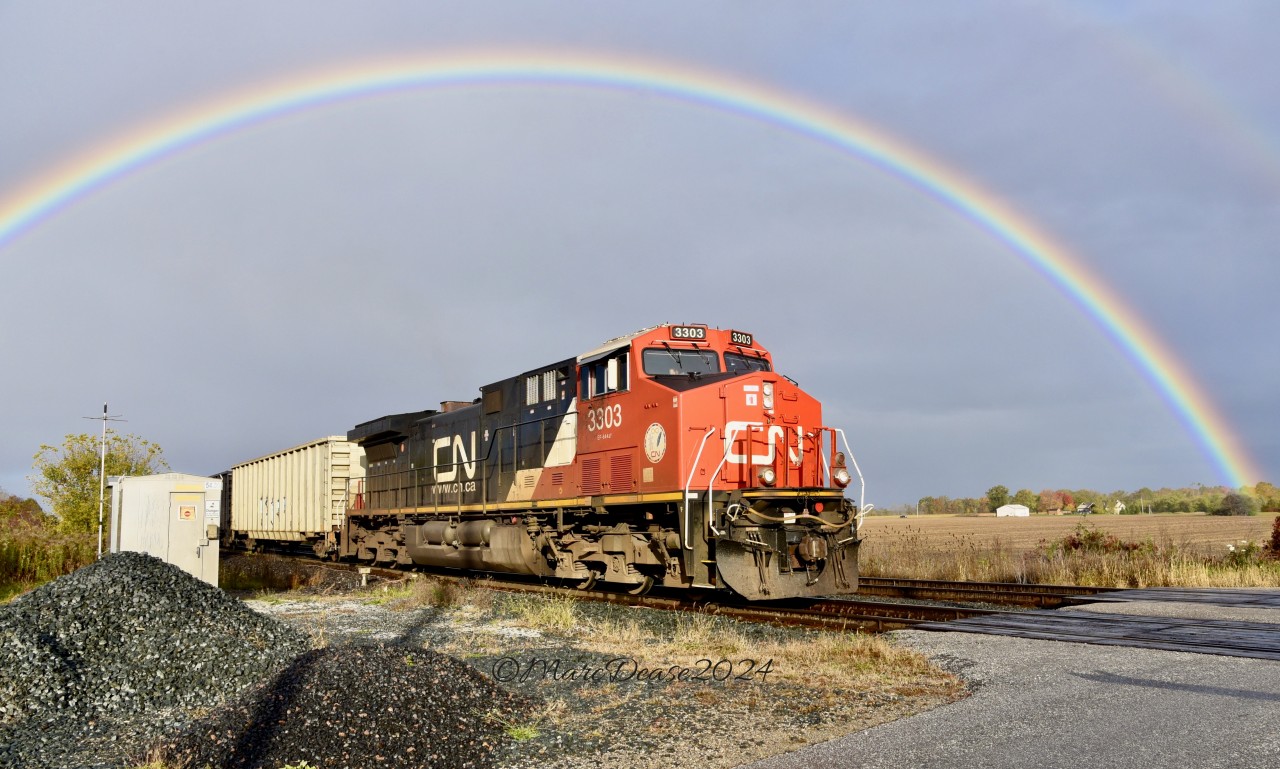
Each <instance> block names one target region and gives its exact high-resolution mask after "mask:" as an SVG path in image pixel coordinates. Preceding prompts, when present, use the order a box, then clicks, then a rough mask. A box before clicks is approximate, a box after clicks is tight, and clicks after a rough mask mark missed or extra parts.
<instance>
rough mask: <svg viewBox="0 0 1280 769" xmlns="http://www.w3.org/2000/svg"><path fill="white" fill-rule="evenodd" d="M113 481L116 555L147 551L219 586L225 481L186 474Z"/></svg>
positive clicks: (112, 510) (128, 477)
mask: <svg viewBox="0 0 1280 769" xmlns="http://www.w3.org/2000/svg"><path fill="white" fill-rule="evenodd" d="M109 480H110V486H111V552H113V553H119V552H121V551H124V550H127V551H132V552H138V553H148V554H150V555H154V556H155V557H156V558H159V559H161V560H162V561H165V562H167V563H171V564H173V565H174V566H177V567H178V568H180V569H182V570H183V571H185V572H187V573H188V574H190V575H191V576H193V577H196V578H197V579H201V580H204V581H205V582H208V583H209V584H210V585H214V586H216V585H217V584H218V523H219V520H220V518H221V514H222V513H221V509H222V481H221V480H219V479H217V478H209V477H207V476H203V475H185V474H183V473H163V474H160V475H142V476H123V477H120V476H117V477H112V478H111V479H109Z"/></svg>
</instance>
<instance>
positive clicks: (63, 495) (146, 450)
mask: <svg viewBox="0 0 1280 769" xmlns="http://www.w3.org/2000/svg"><path fill="white" fill-rule="evenodd" d="M100 451H101V443H100V438H99V437H98V436H96V435H87V434H84V433H81V434H79V435H68V436H67V437H66V439H65V440H64V441H63V444H62V446H61V447H60V448H59V447H55V446H41V447H40V451H39V453H37V454H36V455H35V463H34V464H33V465H32V469H33V470H35V475H32V476H29V478H28V479H29V480H30V481H31V489H32V490H33V491H35V493H36V494H37V495H39V496H41V497H44V498H45V499H47V500H49V504H50V506H51V508H52V510H53V514H54V515H56V516H58V528H60V529H62V530H63V531H66V532H91V531H94V530H95V529H96V528H97V522H98V471H99V466H100V462H101V458H100V454H99V452H100ZM106 467H107V476H108V477H110V476H112V475H150V474H152V473H155V472H159V471H161V470H168V469H169V463H168V462H165V461H164V450H163V449H161V448H160V447H159V446H157V445H156V444H154V443H152V442H151V441H148V440H146V439H144V438H140V437H138V436H136V435H119V434H117V433H115V432H114V431H112V430H107V462H106Z"/></svg>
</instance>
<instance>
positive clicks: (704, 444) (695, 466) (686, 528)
mask: <svg viewBox="0 0 1280 769" xmlns="http://www.w3.org/2000/svg"><path fill="white" fill-rule="evenodd" d="M715 431H716V428H715V427H709V428H707V432H706V433H704V434H703V436H702V443H699V444H698V453H697V454H695V455H694V457H693V464H692V465H690V466H689V479H688V480H686V481H685V482H684V539H683V540H682V541H681V543H680V544H682V545H684V549H685V550H692V549H693V545H691V544H689V489H690V488H692V486H693V474H694V473H696V472H698V460H700V459H702V450H703V449H704V448H706V447H707V439H708V438H710V437H711V434H712V433H714V432H715Z"/></svg>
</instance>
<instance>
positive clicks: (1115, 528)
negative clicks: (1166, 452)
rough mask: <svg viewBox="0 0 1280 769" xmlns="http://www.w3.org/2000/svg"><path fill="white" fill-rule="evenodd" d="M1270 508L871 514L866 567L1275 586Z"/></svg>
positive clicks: (937, 573)
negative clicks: (1250, 511) (1250, 512)
mask: <svg viewBox="0 0 1280 769" xmlns="http://www.w3.org/2000/svg"><path fill="white" fill-rule="evenodd" d="M1274 520H1275V516H1274V515H1260V516H1209V515H1203V514H1191V513H1181V514H1165V515H1091V516H1088V517H1087V518H1082V517H1080V516H1074V515H1067V516H1031V517H1029V518H996V517H995V516H979V517H944V516H921V517H912V518H889V517H872V518H868V519H866V520H865V521H864V522H863V529H862V536H863V537H864V542H863V545H862V550H861V552H860V554H859V555H860V560H861V564H860V570H861V573H862V574H864V575H866V576H891V577H919V578H923V579H958V580H978V581H992V582H1035V583H1056V584H1079V585H1097V586H1107V587H1160V586H1170V587H1276V586H1280V560H1277V559H1275V558H1274V557H1272V556H1273V555H1274V554H1272V553H1269V552H1268V551H1267V549H1266V547H1265V545H1266V543H1267V542H1268V541H1269V540H1270V538H1271V530H1272V525H1273V522H1274Z"/></svg>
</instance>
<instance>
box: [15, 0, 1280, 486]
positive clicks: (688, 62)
mask: <svg viewBox="0 0 1280 769" xmlns="http://www.w3.org/2000/svg"><path fill="white" fill-rule="evenodd" d="M1278 35H1280V5H1277V4H1275V3H1274V2H1270V1H1269V0H1259V1H1258V2H1246V1H1244V0H1241V1H1239V2H1224V3H1201V2H1169V0H1158V1H1155V0H1153V1H1152V2H1078V3H1071V4H1064V3H1056V2H1055V3H1049V2H998V3H988V2H966V3H953V2H941V1H939V2H922V3H912V4H904V3H883V2H849V1H848V0H838V1H833V2H805V3H764V2H752V1H748V0H736V1H734V2H700V3H696V4H695V3H688V2H683V1H677V2H645V3H634V2H594V1H593V2H522V3H511V2H502V3H486V2H477V1H476V0H466V1H465V2H463V1H459V2H409V1H408V0H406V1H404V2H392V1H385V2H368V3H349V2H316V1H315V0H306V2H301V1H299V2H276V3H270V4H264V3H258V2H224V3H206V4H200V5H199V6H198V7H196V6H195V4H189V3H183V4H174V3H168V2H160V1H159V0H156V1H155V2H127V1H124V0H115V1H114V2H111V3H81V2H72V1H70V0H67V1H65V2H58V1H52V0H42V1H41V2H15V1H13V0H0V116H3V119H2V120H0V215H3V213H4V212H5V211H8V212H12V211H13V210H15V209H14V208H13V206H15V205H17V203H18V202H21V201H19V200H18V196H20V195H21V194H24V193H23V191H24V190H30V189H32V188H33V187H32V185H33V184H36V183H38V182H40V181H41V180H42V179H47V178H50V175H51V174H52V173H53V172H54V170H55V169H57V168H59V167H62V166H63V165H64V164H66V163H67V162H69V161H70V160H71V159H72V158H76V157H81V156H86V153H88V155H87V156H89V157H92V156H93V153H94V152H95V148H101V147H104V146H107V143H109V142H112V141H114V140H117V139H120V138H122V137H123V138H129V137H136V136H141V135H145V134H147V132H148V131H153V130H154V129H155V128H156V127H157V126H161V125H164V124H166V121H168V122H172V119H173V116H174V115H178V114H183V113H187V112H189V111H190V110H193V109H199V108H201V107H202V105H208V104H213V103H216V102H218V101H219V100H222V99H226V98H229V97H230V95H232V94H236V93H253V92H255V89H257V90H259V91H261V90H262V89H264V88H267V87H269V86H270V85H271V84H273V83H284V82H290V81H302V80H305V79H307V78H308V77H313V76H315V75H316V73H320V72H344V71H358V70H360V69H361V68H362V67H367V66H369V64H370V62H375V61H379V62H396V61H412V60H420V59H424V58H426V57H442V58H445V59H447V58H449V57H459V58H460V57H463V56H472V57H475V56H477V55H479V56H481V58H483V56H490V57H493V56H498V55H504V56H518V55H521V52H525V51H537V52H541V54H542V55H550V54H554V55H562V56H572V57H576V58H578V59H581V60H588V61H597V62H601V63H602V64H601V66H603V63H605V62H614V63H616V62H621V61H627V62H637V61H644V62H648V64H646V65H645V66H646V67H648V70H647V71H649V72H657V71H662V72H666V73H668V80H669V81H671V80H674V81H678V80H679V76H678V75H672V74H670V73H681V72H684V73H693V72H697V73H700V75H699V77H703V78H717V77H719V78H730V79H732V80H734V81H736V82H740V83H746V84H750V85H752V86H753V87H758V88H763V89H770V90H771V91H773V92H777V93H780V94H784V95H785V96H786V97H787V98H788V99H792V100H795V101H794V103H806V104H811V105H815V106H816V107H818V108H821V109H825V110H828V111H830V112H832V113H835V114H837V115H840V116H844V117H846V118H848V119H849V120H855V121H858V122H859V123H860V124H862V125H865V126H869V127H870V128H871V129H872V130H874V131H876V132H878V133H879V134H881V135H883V136H886V137H891V138H892V139H893V140H895V141H897V142H900V143H902V145H903V146H905V147H910V148H913V150H914V151H917V152H919V153H922V155H923V156H927V157H929V158H932V160H933V161H934V162H936V163H938V164H939V167H945V168H947V169H950V171H951V172H953V173H954V174H956V178H960V179H964V180H966V182H967V183H968V184H971V185H974V186H975V187H977V188H981V189H983V190H985V191H986V192H987V193H989V194H990V195H991V196H992V199H996V200H999V201H1001V202H1002V204H1003V205H1004V206H1007V207H1009V208H1010V209H1012V210H1014V211H1016V212H1017V213H1018V214H1020V215H1021V216H1022V217H1024V218H1025V219H1026V220H1027V221H1028V222H1030V223H1032V224H1033V225H1034V226H1035V227H1036V228H1038V230H1039V231H1040V232H1041V233H1043V234H1044V235H1045V236H1046V237H1047V238H1048V239H1049V241H1050V242H1052V243H1055V244H1057V245H1058V246H1060V247H1061V249H1062V253H1063V254H1067V255H1069V258H1070V260H1071V261H1072V262H1073V263H1075V264H1078V265H1079V266H1080V267H1082V268H1083V269H1086V270H1088V271H1089V272H1091V273H1092V274H1093V275H1095V276H1096V277H1097V278H1098V279H1099V280H1101V281H1102V282H1104V283H1105V284H1106V285H1107V286H1109V287H1110V289H1111V290H1112V291H1114V292H1115V293H1116V294H1117V295H1118V296H1120V297H1122V298H1123V299H1122V301H1123V303H1124V306H1125V308H1127V310H1129V311H1131V312H1133V313H1135V314H1136V315H1137V316H1138V317H1140V318H1141V319H1142V320H1143V321H1144V322H1145V323H1146V324H1148V325H1149V326H1150V328H1151V329H1153V330H1154V331H1155V332H1156V333H1157V334H1158V335H1159V337H1160V339H1162V340H1163V342H1164V344H1166V345H1167V347H1168V349H1169V350H1170V351H1172V353H1173V355H1174V356H1176V358H1177V360H1178V361H1179V363H1180V365H1181V366H1184V367H1185V369H1186V370H1187V371H1188V372H1190V374H1191V375H1192V377H1194V379H1195V380H1196V381H1197V382H1198V383H1199V385H1200V386H1201V387H1202V388H1203V390H1204V391H1205V392H1206V393H1207V394H1208V396H1209V397H1210V398H1211V400H1212V402H1213V404H1214V405H1215V406H1216V408H1217V409H1219V410H1220V412H1221V414H1222V415H1223V417H1224V418H1225V421H1226V430H1227V431H1228V432H1229V433H1230V434H1231V435H1233V436H1234V437H1235V438H1236V439H1238V441H1239V443H1240V445H1241V446H1242V447H1243V451H1244V454H1245V455H1247V457H1248V459H1249V462H1250V463H1251V464H1252V465H1253V466H1255V467H1256V468H1258V469H1259V471H1260V473H1261V475H1262V476H1264V478H1265V479H1268V480H1271V481H1273V482H1277V481H1280V438H1277V434H1278V433H1280V430H1277V427H1280V417H1277V412H1276V401H1277V399H1276V395H1275V394H1276V393H1277V392H1280V343H1278V342H1277V331H1278V330H1280V301H1277V288H1280V259H1278V258H1277V246H1278V244H1280V82H1278V81H1280V74H1277V73H1280V54H1277V53H1276V49H1275V40H1276V39H1277V36H1278ZM5 206H8V208H7V209H6V208H5ZM0 226H2V225H0ZM660 322H704V323H709V324H712V325H716V326H721V327H732V328H740V329H743V330H747V331H750V332H753V333H754V334H755V335H756V337H757V339H758V340H760V342H762V343H763V344H764V345H766V346H767V347H769V348H770V349H771V350H772V352H773V353H774V356H775V360H776V361H777V363H778V367H779V369H780V370H782V371H784V372H786V373H788V374H790V375H791V376H792V377H793V378H795V379H796V380H798V381H799V382H800V383H801V384H802V385H803V386H804V387H805V388H806V389H807V390H809V391H810V392H812V393H813V394H814V395H816V396H817V397H818V398H819V399H821V400H822V401H823V403H824V404H825V409H826V412H825V413H826V417H827V421H828V423H830V424H832V425H835V426H841V427H843V428H844V429H845V430H846V432H847V433H848V434H849V437H850V439H851V441H852V442H853V447H854V450H855V452H856V454H857V458H858V461H859V462H860V464H861V466H862V469H863V471H864V473H865V475H866V477H867V484H868V485H867V489H868V501H871V502H875V503H877V504H879V505H882V506H886V505H895V504H903V503H910V502H913V501H914V500H915V499H916V498H918V497H920V496H924V495H938V494H946V495H949V496H978V495H981V494H982V493H984V492H985V490H986V489H987V488H988V487H989V486H992V485H994V484H997V483H1000V484H1004V485H1006V486H1009V487H1010V488H1020V487H1028V488H1032V489H1035V490H1039V489H1042V488H1048V487H1054V488H1058V487H1067V488H1096V489H1100V490H1113V489H1121V488H1123V489H1137V488H1139V487H1142V486H1149V487H1153V488H1154V487H1160V486H1186V485H1192V484H1195V483H1204V484H1206V485H1208V484H1216V483H1220V482H1223V481H1225V480H1227V478H1226V477H1224V474H1223V472H1222V471H1221V469H1220V466H1219V463H1217V462H1216V461H1215V460H1214V458H1213V457H1212V456H1211V455H1210V452H1209V451H1207V450H1206V449H1205V447H1204V446H1203V445H1202V444H1201V442H1199V441H1198V440H1197V438H1196V436H1195V435H1194V434H1193V431H1192V430H1190V429H1188V427H1187V425H1185V424H1184V423H1183V422H1182V421H1181V420H1179V418H1178V417H1177V415H1176V414H1175V413H1174V412H1173V411H1172V410H1171V408H1170V405H1169V404H1168V403H1167V402H1166V401H1165V400H1164V399H1163V398H1162V397H1161V395H1160V393H1159V392H1158V390H1157V388H1155V387H1154V386H1153V384H1152V382H1151V381H1150V379H1149V377H1148V376H1146V375H1144V373H1143V371H1142V369H1141V368H1140V366H1138V365H1136V364H1135V363H1134V362H1133V360H1132V359H1131V357H1130V356H1129V355H1127V354H1126V353H1125V352H1124V351H1122V349H1121V348H1120V347H1119V346H1118V345H1117V343H1116V342H1115V341H1114V340H1113V339H1112V338H1111V337H1109V336H1108V335H1107V334H1106V333H1105V331H1104V329H1103V327H1102V326H1101V325H1100V323H1099V322H1098V320H1097V319H1095V318H1093V317H1091V316H1090V315H1089V314H1088V313H1087V312H1085V311H1084V310H1083V309H1082V308H1081V306H1080V305H1079V304H1078V303H1077V302H1076V301H1074V300H1073V299H1072V298H1071V297H1070V296H1068V294H1067V292H1065V291H1064V290H1063V289H1062V288H1061V287H1060V286H1057V285H1055V284H1054V283H1052V282H1051V281H1050V280H1048V279H1046V277H1045V276H1044V275H1043V274H1042V273H1041V272H1039V271H1037V270H1036V269H1034V267H1033V266H1032V265H1031V264H1030V263H1029V261H1028V259H1027V258H1026V257H1025V255H1020V254H1019V253H1017V252H1016V251H1015V250H1013V249H1012V248H1011V247H1010V246H1009V245H1008V244H1006V243H1004V242H1002V241H1001V240H999V239H998V238H996V237H995V236H993V234H992V232H991V231H990V230H989V229H987V228H984V227H982V226H979V225H978V224H977V223H976V222H975V221H974V219H973V218H972V217H971V216H968V215H966V214H965V213H964V212H963V211H960V210H957V208H956V207H955V206H952V205H948V204H947V203H946V202H945V201H943V200H940V199H939V198H938V197H937V196H935V195H930V194H928V193H927V192H926V191H924V190H922V189H921V188H919V187H917V186H913V185H911V184H909V183H907V182H904V180H903V179H902V178H901V176H900V175H896V174H894V173H891V172H887V171H886V170H885V168H884V167H877V166H876V165H873V164H870V163H868V162H866V161H865V160H864V159H860V158H859V157H857V156H856V155H855V154H854V153H851V152H849V151H847V150H843V149H841V148H839V147H836V146H833V145H832V144H830V143H827V142H823V141H819V140H817V139H815V138H813V137H812V136H806V135H804V134H803V133H801V132H798V131H795V130H792V129H788V128H786V127H785V126H783V125H781V124H780V123H779V122H777V121H770V120H762V119H758V118H751V117H748V116H745V115H744V114H742V113H741V112H735V111H733V110H729V109H725V108H723V107H719V106H716V105H715V104H712V103H710V102H709V101H708V102H698V101H696V100H695V101H689V100H679V99H674V98H671V97H670V96H667V95H663V94H662V93H660V92H658V91H654V90H652V89H646V88H642V87H638V86H637V87H631V88H619V87H612V88H601V87H596V86H589V85H587V84H585V83H584V82H551V81H549V80H547V81H543V82H538V81H536V80H535V81H529V80H523V81H516V80H510V81H508V82H490V83H486V84H472V85H457V84H454V85H452V86H441V87H429V88H425V87H424V88H411V89H398V90H391V91H387V92H382V93H379V94H377V95H367V96H366V97H364V98H348V99H342V100H338V101H335V102H333V103H329V104H327V105H325V106H323V107H317V108H313V109H303V110H296V111H293V112H291V113H289V114H287V115H283V116H280V117H277V118H275V119H272V120H265V121H258V122H255V123H252V124H250V125H247V126H245V127H244V128H242V129H240V130H234V131H223V132H221V133H218V134H216V135H215V136H213V137H211V138H209V139H208V140H207V141H203V142H200V143H197V144H195V145H193V146H190V147H188V148H187V149H184V150H182V151H179V152H175V153H172V154H169V155H167V156H165V157H163V158H161V159H159V160H157V161H156V162H153V163H150V164H148V165H146V166H144V167H142V168H139V169H137V170H136V171H134V172H133V173H131V174H128V175H127V176H124V177H123V178H120V179H117V180H115V181H113V182H112V183H110V184H107V185H103V186H101V187H99V188H97V189H96V190H94V191H93V192H91V193H90V194H87V195H83V196H81V197H79V198H76V199H75V200H72V201H70V202H69V203H68V204H67V205H65V206H62V207H61V208H60V209H58V210H57V211H56V212H53V213H52V214H50V215H48V216H45V217H43V218H41V219H39V220H38V221H36V222H34V223H33V224H32V225H31V226H29V227H26V228H25V229H23V230H22V232H20V233H18V234H17V235H16V237H12V238H9V239H7V240H0V370H3V372H4V373H3V376H0V388H2V389H3V393H2V394H3V398H0V436H2V440H0V487H2V488H4V489H5V490H7V491H10V492H12V493H19V494H25V493H27V492H28V488H27V481H26V476H27V475H28V474H29V473H30V466H31V457H32V455H33V454H34V453H35V452H36V450H37V449H38V447H39V446H40V444H42V443H59V442H60V441H61V439H62V436H64V435H65V434H67V433H73V432H96V430H97V428H98V425H97V424H96V423H93V422H88V421H85V420H84V419H83V417H85V416H94V415H96V414H99V413H100V412H101V408H102V403H103V401H109V403H110V406H111V411H112V413H114V414H121V415H123V417H124V418H126V419H127V420H128V423H127V424H125V425H122V426H121V427H122V428H123V429H124V430H126V431H128V432H134V433H137V434H140V435H143V436H145V437H147V438H150V439H152V440H154V441H157V442H158V443H160V444H161V445H162V446H163V447H164V449H165V452H166V456H167V457H168V460H169V462H170V464H171V465H172V466H173V468H174V469H175V470H180V471H184V472H192V473H201V474H204V473H212V472H216V471H218V470H221V469H224V468H227V467H229V466H230V465H232V464H233V463H235V462H238V461H242V460H245V459H249V458H253V457H255V456H259V455H262V454H265V453H269V452H271V451H274V450H277V449H281V448H286V447H288V446H291V445H295V444H297V443H301V442H303V441H306V440H309V439H311V438H315V437H319V436H322V435H326V434H338V433H344V432H345V431H346V430H347V429H348V428H349V427H351V426H352V425H354V424H355V423H357V422H360V421H364V420H366V419H369V418H373V417H376V416H379V415H382V414H386V413H393V412H399V411H409V410H417V409H421V408H426V407H430V406H432V405H433V404H435V403H437V402H438V401H441V400H446V399H469V398H472V397H475V395H476V394H477V388H478V387H479V386H480V385H482V384H485V383H488V382H492V381H495V380H498V379H501V378H504V377H506V376H510V375H513V374H516V373H519V372H521V371H524V370H527V369H529V368H533V367H535V366H538V365H540V364H543V363H546V362H550V361H553V360H558V359H562V358H564V357H568V356H570V355H574V354H577V353H579V352H582V351H585V350H587V349H590V348H592V347H594V346H595V345H596V344H598V343H599V342H600V341H602V340H604V339H606V338H609V337H613V336H617V335H619V334H623V333H626V332H629V331H632V330H635V329H638V328H641V327H645V326H649V325H653V324H655V323H660ZM1249 480H1250V481H1255V480H1258V478H1250V479H1249Z"/></svg>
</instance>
